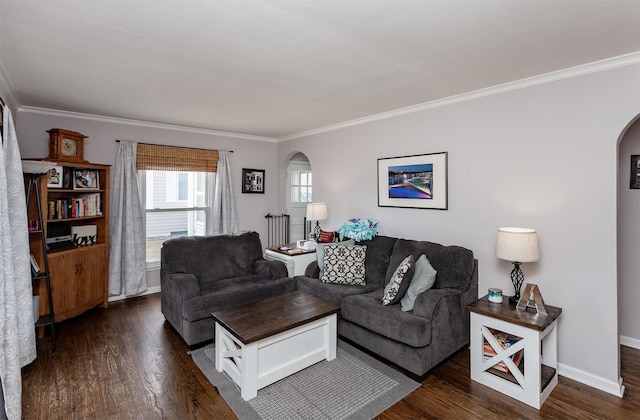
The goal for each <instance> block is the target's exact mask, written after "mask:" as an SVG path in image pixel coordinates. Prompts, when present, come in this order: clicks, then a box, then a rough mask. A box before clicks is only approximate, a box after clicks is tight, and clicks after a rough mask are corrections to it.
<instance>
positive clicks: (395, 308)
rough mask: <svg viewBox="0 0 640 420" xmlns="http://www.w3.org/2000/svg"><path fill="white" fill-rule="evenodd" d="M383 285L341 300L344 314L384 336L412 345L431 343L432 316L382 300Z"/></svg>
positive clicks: (352, 320)
mask: <svg viewBox="0 0 640 420" xmlns="http://www.w3.org/2000/svg"><path fill="white" fill-rule="evenodd" d="M383 293H384V290H383V289H378V290H375V291H373V292H370V293H366V294H363V295H352V296H347V297H345V298H344V299H343V300H342V305H341V310H340V313H341V316H342V318H344V319H346V320H347V321H349V322H352V323H354V324H357V325H360V326H361V327H363V328H366V329H368V330H371V331H373V332H375V333H377V334H380V335H382V336H384V337H387V338H390V339H392V340H395V341H398V342H400V343H404V344H407V345H409V346H413V347H424V346H426V345H429V344H430V343H431V320H430V319H426V318H421V317H419V316H416V315H414V314H413V313H412V312H403V311H402V309H401V308H400V305H388V306H385V305H383V304H382V303H381V300H382V294H383Z"/></svg>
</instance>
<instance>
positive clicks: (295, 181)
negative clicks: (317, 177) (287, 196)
mask: <svg viewBox="0 0 640 420" xmlns="http://www.w3.org/2000/svg"><path fill="white" fill-rule="evenodd" d="M311 181H312V179H311V171H310V170H293V171H291V202H292V203H311V202H312V201H313V196H312V194H311V192H312V189H311V184H312V182H311Z"/></svg>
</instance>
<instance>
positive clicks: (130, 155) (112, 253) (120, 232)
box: [109, 140, 147, 296]
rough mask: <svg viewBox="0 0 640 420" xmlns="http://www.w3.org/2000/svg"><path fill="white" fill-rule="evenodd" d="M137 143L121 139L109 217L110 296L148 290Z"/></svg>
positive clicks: (133, 293)
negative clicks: (137, 164) (137, 167)
mask: <svg viewBox="0 0 640 420" xmlns="http://www.w3.org/2000/svg"><path fill="white" fill-rule="evenodd" d="M137 147H138V144H137V143H135V142H132V141H125V140H121V141H120V148H119V149H118V156H117V158H116V164H115V173H114V182H113V184H114V185H113V193H112V199H111V213H110V216H111V217H110V220H109V295H110V296H117V295H121V294H123V293H124V294H125V296H134V295H138V294H140V293H142V292H144V291H145V290H147V265H146V255H145V252H146V251H145V246H146V245H145V234H144V219H143V216H142V205H141V204H140V193H139V189H138V170H137V169H136V151H137Z"/></svg>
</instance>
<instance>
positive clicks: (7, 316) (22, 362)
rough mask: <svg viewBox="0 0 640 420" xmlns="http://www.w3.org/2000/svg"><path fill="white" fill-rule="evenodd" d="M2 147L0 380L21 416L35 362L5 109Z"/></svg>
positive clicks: (17, 178) (18, 182)
mask: <svg viewBox="0 0 640 420" xmlns="http://www.w3.org/2000/svg"><path fill="white" fill-rule="evenodd" d="M2 127H3V129H2V143H1V144H0V147H1V149H2V150H1V153H0V255H1V256H0V379H1V380H2V390H3V397H4V411H5V413H6V415H7V418H9V419H19V418H20V417H21V415H22V377H21V371H20V368H22V367H23V366H26V365H27V364H29V363H31V362H32V361H33V360H34V359H35V358H36V336H35V326H34V320H33V299H32V294H33V290H32V286H31V266H30V261H29V259H30V257H29V255H30V251H29V233H28V229H27V207H26V200H25V194H24V180H23V179H24V178H23V175H22V162H21V160H20V149H19V147H18V138H17V136H16V130H15V127H14V125H13V118H12V117H11V111H10V110H9V108H8V107H7V106H5V107H4V108H3V119H2Z"/></svg>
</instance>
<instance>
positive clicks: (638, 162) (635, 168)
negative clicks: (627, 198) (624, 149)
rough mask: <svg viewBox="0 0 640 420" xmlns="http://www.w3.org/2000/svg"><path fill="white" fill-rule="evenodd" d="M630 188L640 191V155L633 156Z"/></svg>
mask: <svg viewBox="0 0 640 420" xmlns="http://www.w3.org/2000/svg"><path fill="white" fill-rule="evenodd" d="M629 188H630V189H632V190H640V155H631V171H630V179H629Z"/></svg>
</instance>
